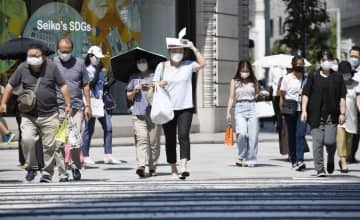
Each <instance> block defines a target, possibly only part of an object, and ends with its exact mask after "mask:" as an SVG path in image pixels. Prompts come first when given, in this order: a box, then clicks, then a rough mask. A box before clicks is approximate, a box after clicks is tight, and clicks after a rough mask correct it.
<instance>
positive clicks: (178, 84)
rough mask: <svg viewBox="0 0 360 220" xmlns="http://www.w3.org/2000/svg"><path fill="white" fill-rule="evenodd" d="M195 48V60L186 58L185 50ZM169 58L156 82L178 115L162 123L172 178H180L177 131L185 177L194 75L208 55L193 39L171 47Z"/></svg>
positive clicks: (181, 176)
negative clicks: (167, 95)
mask: <svg viewBox="0 0 360 220" xmlns="http://www.w3.org/2000/svg"><path fill="white" fill-rule="evenodd" d="M189 49H190V50H192V51H193V52H194V54H195V57H196V61H191V60H187V59H185V58H184V52H185V50H189ZM168 52H169V55H170V59H169V60H168V61H166V62H164V63H160V64H158V66H157V67H156V70H155V76H154V79H153V81H154V82H156V83H159V85H160V86H161V87H164V88H165V89H166V90H167V91H168V93H169V95H170V100H171V103H172V107H173V110H174V115H175V117H174V118H173V119H172V120H171V121H169V122H167V123H166V124H164V125H163V129H164V133H165V146H166V157H167V162H168V163H169V164H170V167H171V174H172V178H177V177H178V171H177V167H176V130H178V136H179V143H180V159H181V174H180V176H179V178H181V179H185V178H186V177H187V176H189V175H190V173H189V172H188V170H187V163H188V161H189V160H190V138H189V134H190V127H191V121H192V116H193V108H194V105H193V99H192V97H193V95H192V80H191V78H192V74H193V72H198V71H199V70H200V69H202V68H203V67H205V58H204V57H203V56H202V55H201V53H200V51H199V50H198V49H196V47H195V46H194V44H193V43H192V42H191V41H188V42H187V44H186V45H181V46H179V47H169V45H168Z"/></svg>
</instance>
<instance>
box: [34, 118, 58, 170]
mask: <svg viewBox="0 0 360 220" xmlns="http://www.w3.org/2000/svg"><path fill="white" fill-rule="evenodd" d="M36 122H37V124H38V127H39V128H40V136H41V141H42V144H43V148H44V149H43V150H44V168H43V170H42V171H43V173H44V175H49V176H52V175H53V174H54V166H55V149H56V145H55V135H56V132H57V130H58V128H59V118H58V114H57V113H56V114H53V115H52V116H49V117H38V118H37V120H36Z"/></svg>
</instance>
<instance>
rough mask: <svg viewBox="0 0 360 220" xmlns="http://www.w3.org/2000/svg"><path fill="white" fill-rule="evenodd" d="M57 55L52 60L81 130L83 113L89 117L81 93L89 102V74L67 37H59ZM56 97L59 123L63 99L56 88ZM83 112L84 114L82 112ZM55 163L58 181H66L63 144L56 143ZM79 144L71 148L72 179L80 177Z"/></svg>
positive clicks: (88, 108)
mask: <svg viewBox="0 0 360 220" xmlns="http://www.w3.org/2000/svg"><path fill="white" fill-rule="evenodd" d="M57 47H58V50H57V53H58V55H59V56H58V57H55V59H54V62H55V64H56V66H57V67H58V69H59V71H60V73H61V75H62V77H63V78H64V79H65V82H66V85H67V87H68V88H69V91H70V95H71V107H72V114H71V117H72V122H73V123H74V124H76V126H77V128H78V130H79V131H80V132H81V129H82V127H83V126H82V124H83V119H84V118H83V115H84V114H85V116H86V117H87V118H90V117H91V109H90V105H88V104H87V105H84V102H83V98H82V97H83V94H84V97H85V100H86V103H90V87H89V76H88V74H87V72H86V67H85V64H84V61H83V60H82V59H79V58H75V57H74V56H72V54H71V53H72V50H73V43H72V41H71V39H69V38H66V37H65V38H61V39H60V40H59V42H58V46H57ZM57 98H58V104H59V119H60V124H61V123H62V122H63V120H64V119H65V108H66V105H65V100H64V98H63V96H62V95H61V93H60V91H59V90H57ZM83 112H84V114H83ZM56 147H57V149H56V153H55V159H56V165H57V166H58V169H59V176H60V182H65V181H68V174H67V173H66V168H65V163H64V156H63V155H64V144H63V143H60V142H57V143H56ZM80 152H81V146H80V145H79V146H76V147H74V148H73V147H72V148H71V160H72V164H71V170H72V174H73V179H74V180H80V179H81V173H80V168H81V163H80Z"/></svg>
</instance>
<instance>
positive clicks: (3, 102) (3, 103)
mask: <svg viewBox="0 0 360 220" xmlns="http://www.w3.org/2000/svg"><path fill="white" fill-rule="evenodd" d="M13 89H14V88H13V87H12V86H11V85H10V83H8V84H7V85H6V87H5V91H4V94H3V96H2V98H1V104H0V113H5V112H6V103H7V102H8V101H9V98H10V96H11V93H12V91H13Z"/></svg>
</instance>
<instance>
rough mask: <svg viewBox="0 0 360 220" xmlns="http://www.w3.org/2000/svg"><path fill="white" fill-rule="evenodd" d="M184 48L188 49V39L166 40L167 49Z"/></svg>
mask: <svg viewBox="0 0 360 220" xmlns="http://www.w3.org/2000/svg"><path fill="white" fill-rule="evenodd" d="M184 47H188V45H187V40H186V39H178V38H172V37H167V38H166V48H167V49H172V48H184Z"/></svg>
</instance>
